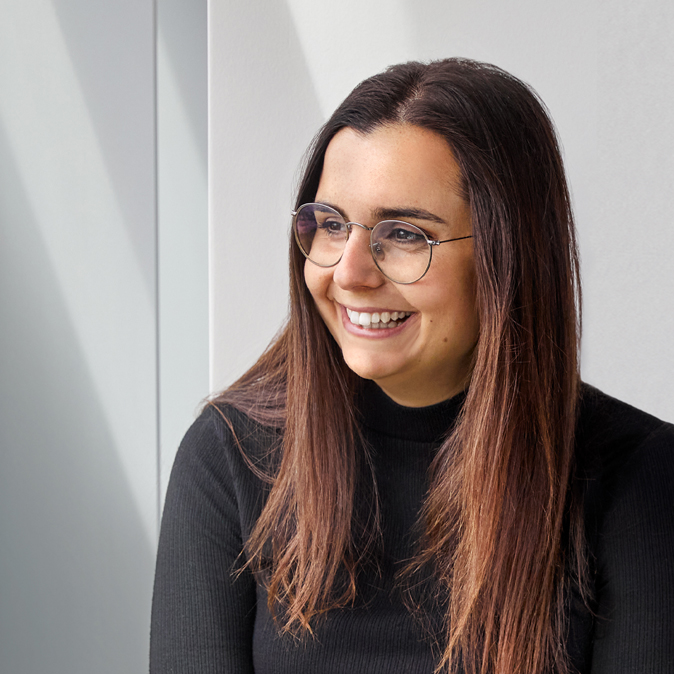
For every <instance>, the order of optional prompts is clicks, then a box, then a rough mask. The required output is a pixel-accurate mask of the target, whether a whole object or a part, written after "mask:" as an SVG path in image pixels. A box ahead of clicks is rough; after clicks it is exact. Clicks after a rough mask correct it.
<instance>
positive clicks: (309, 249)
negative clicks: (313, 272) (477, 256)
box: [292, 204, 472, 284]
mask: <svg viewBox="0 0 674 674" xmlns="http://www.w3.org/2000/svg"><path fill="white" fill-rule="evenodd" d="M292 215H293V232H294V233H295V241H297V245H298V246H299V247H300V250H301V251H302V253H303V254H304V256H305V257H306V258H307V259H308V260H309V261H310V262H313V263H314V264H315V265H318V266H319V267H334V266H335V265H336V264H337V263H338V262H339V261H340V260H341V259H342V255H343V254H344V248H345V246H346V242H347V241H348V240H349V235H350V234H351V230H352V229H353V227H354V225H355V226H356V227H361V228H362V229H365V230H367V231H368V232H370V252H371V253H372V259H373V260H374V263H375V264H376V265H377V268H378V269H379V271H381V273H382V274H384V276H386V278H387V279H389V280H391V281H393V282H394V283H401V284H409V283H414V282H416V281H418V280H419V279H421V278H423V276H424V275H425V274H426V272H427V271H428V268H429V267H430V266H431V259H432V257H433V248H434V246H439V245H440V244H441V243H449V242H450V241H461V240H462V239H470V238H472V236H459V237H456V238H454V239H445V240H444V241H434V240H433V239H429V238H428V236H427V235H426V232H424V231H423V229H419V227H417V226H415V225H411V224H410V223H409V222H401V221H400V220H382V222H378V223H377V224H376V225H375V226H374V227H366V226H365V225H361V224H360V223H358V222H346V220H345V219H344V218H343V217H342V215H341V214H340V213H339V211H336V210H335V209H334V208H331V207H330V206H326V205H325V204H304V205H302V206H300V207H299V208H298V209H297V210H296V211H292Z"/></svg>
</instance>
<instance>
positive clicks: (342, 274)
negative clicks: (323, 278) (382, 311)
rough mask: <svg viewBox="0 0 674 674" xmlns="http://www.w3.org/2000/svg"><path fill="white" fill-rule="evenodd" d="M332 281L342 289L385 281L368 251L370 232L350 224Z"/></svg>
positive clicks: (368, 286) (375, 284)
mask: <svg viewBox="0 0 674 674" xmlns="http://www.w3.org/2000/svg"><path fill="white" fill-rule="evenodd" d="M332 278H333V280H334V282H335V283H336V284H337V285H338V286H339V287H340V288H342V289H344V290H354V289H358V288H377V287H379V286H380V285H382V284H383V283H385V282H386V277H385V276H384V275H383V274H382V273H381V272H380V271H379V269H378V268H377V265H375V263H374V260H373V259H372V253H371V252H370V232H369V231H368V230H366V229H364V228H363V227H359V226H358V225H352V228H351V234H350V235H349V240H348V241H347V242H346V246H345V247H344V253H343V254H342V259H341V260H340V261H339V262H338V263H337V265H336V266H335V270H334V272H333V276H332Z"/></svg>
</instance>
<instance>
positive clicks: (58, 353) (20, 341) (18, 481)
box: [0, 126, 154, 674]
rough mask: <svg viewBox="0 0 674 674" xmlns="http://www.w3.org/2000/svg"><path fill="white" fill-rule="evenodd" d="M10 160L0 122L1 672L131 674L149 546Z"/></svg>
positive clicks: (143, 615) (140, 663) (138, 660)
mask: <svg viewBox="0 0 674 674" xmlns="http://www.w3.org/2000/svg"><path fill="white" fill-rule="evenodd" d="M11 157H12V155H11V153H10V147H9V144H8V142H7V138H6V133H5V130H4V128H2V127H1V126H0V158H2V160H1V161H0V240H2V246H1V247H0V315H1V316H2V321H1V322H0V372H2V379H1V383H0V447H2V452H1V453H0V670H2V671H3V672H17V673H19V672H21V673H22V674H28V673H30V672H36V673H37V672H52V673H53V674H91V673H92V672H96V673H97V674H119V673H120V672H137V671H142V670H143V669H145V668H146V662H147V638H148V637H147V634H148V625H149V608H150V595H151V583H152V573H153V567H154V553H153V548H152V545H151V544H150V542H149V541H148V540H147V537H146V533H145V531H144V528H143V525H142V522H141V518H140V516H139V513H138V512H137V511H136V508H135V506H134V500H133V496H132V494H131V491H130V489H129V486H128V484H127V482H126V479H125V477H124V472H123V469H122V466H121V465H120V462H119V459H118V457H117V448H116V447H115V443H114V441H113V439H112V433H111V430H110V428H109V424H108V421H107V419H106V414H105V411H104V410H103V409H102V407H101V405H100V403H99V400H98V399H97V396H96V393H95V386H94V384H93V382H92V380H91V377H90V375H89V373H88V371H87V366H86V361H85V358H84V355H83V354H82V353H81V350H80V347H79V345H78V337H77V334H76V333H75V330H74V328H73V325H72V323H71V320H70V317H69V315H68V311H67V308H66V305H65V302H64V300H63V297H62V296H61V294H60V292H61V291H60V289H59V287H58V281H57V277H56V274H55V272H54V270H53V268H52V267H51V264H50V260H49V255H48V253H47V251H46V249H45V246H44V242H43V241H42V240H41V237H40V234H39V228H38V226H37V222H36V220H35V216H34V214H33V212H32V210H31V207H30V204H29V200H28V196H27V194H26V191H25V188H24V185H23V184H22V183H21V180H20V178H19V174H18V171H17V170H16V167H15V166H14V165H13V164H12V163H11ZM111 357H114V355H113V354H111Z"/></svg>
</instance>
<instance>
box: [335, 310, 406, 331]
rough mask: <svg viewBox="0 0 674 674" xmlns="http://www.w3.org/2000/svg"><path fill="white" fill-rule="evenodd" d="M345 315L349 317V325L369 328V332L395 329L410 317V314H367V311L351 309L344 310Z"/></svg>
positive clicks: (388, 312) (404, 312)
mask: <svg viewBox="0 0 674 674" xmlns="http://www.w3.org/2000/svg"><path fill="white" fill-rule="evenodd" d="M345 308H346V307H345ZM346 314H347V316H348V317H349V320H350V321H351V323H353V324H354V325H358V326H360V327H361V328H370V329H371V330H379V329H382V328H384V329H391V328H397V327H398V326H399V325H400V324H402V323H404V322H405V320H407V318H408V317H409V316H411V315H412V312H411V311H382V312H376V311H375V312H373V313H369V312H367V311H353V310H351V309H346Z"/></svg>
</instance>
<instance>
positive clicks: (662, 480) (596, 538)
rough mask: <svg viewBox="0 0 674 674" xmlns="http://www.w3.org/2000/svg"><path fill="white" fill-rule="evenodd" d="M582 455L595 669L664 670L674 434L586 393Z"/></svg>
mask: <svg viewBox="0 0 674 674" xmlns="http://www.w3.org/2000/svg"><path fill="white" fill-rule="evenodd" d="M577 450H578V452H577V455H578V463H579V467H580V470H579V479H580V480H581V481H582V482H583V483H584V484H583V486H584V489H585V525H586V534H587V537H588V544H589V547H590V552H591V560H592V566H593V569H594V590H595V600H596V607H595V609H596V622H595V630H594V635H593V644H594V646H593V662H594V663H595V665H596V671H602V672H603V671H607V672H608V671H611V672H627V671H630V672H631V671H664V670H661V669H658V668H657V667H656V664H658V663H659V665H662V662H664V660H663V658H665V660H666V659H667V658H671V659H672V661H674V640H672V639H671V635H669V636H668V630H669V629H670V627H671V625H672V624H673V623H674V609H673V608H672V603H671V601H670V599H669V597H671V592H672V591H673V590H674V426H672V424H670V423H667V422H664V421H661V420H660V419H657V418H656V417H654V416H652V415H650V414H647V413H646V412H642V411H641V410H638V409H636V408H634V407H632V406H631V405H628V404H626V403H623V402H620V401H618V400H616V399H615V398H612V397H610V396H607V395H606V394H604V393H601V392H600V391H598V390H597V389H594V388H592V387H589V386H584V387H583V391H582V398H581V407H580V417H579V423H578V436H577ZM637 626H639V627H638V630H639V635H640V636H635V634H636V632H635V630H636V629H637ZM668 626H670V627H668ZM665 644H667V647H666V649H665V648H664V646H665ZM663 649H664V650H663ZM665 650H666V651H667V652H666V653H665ZM659 665H658V666H659ZM593 671H595V668H593Z"/></svg>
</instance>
